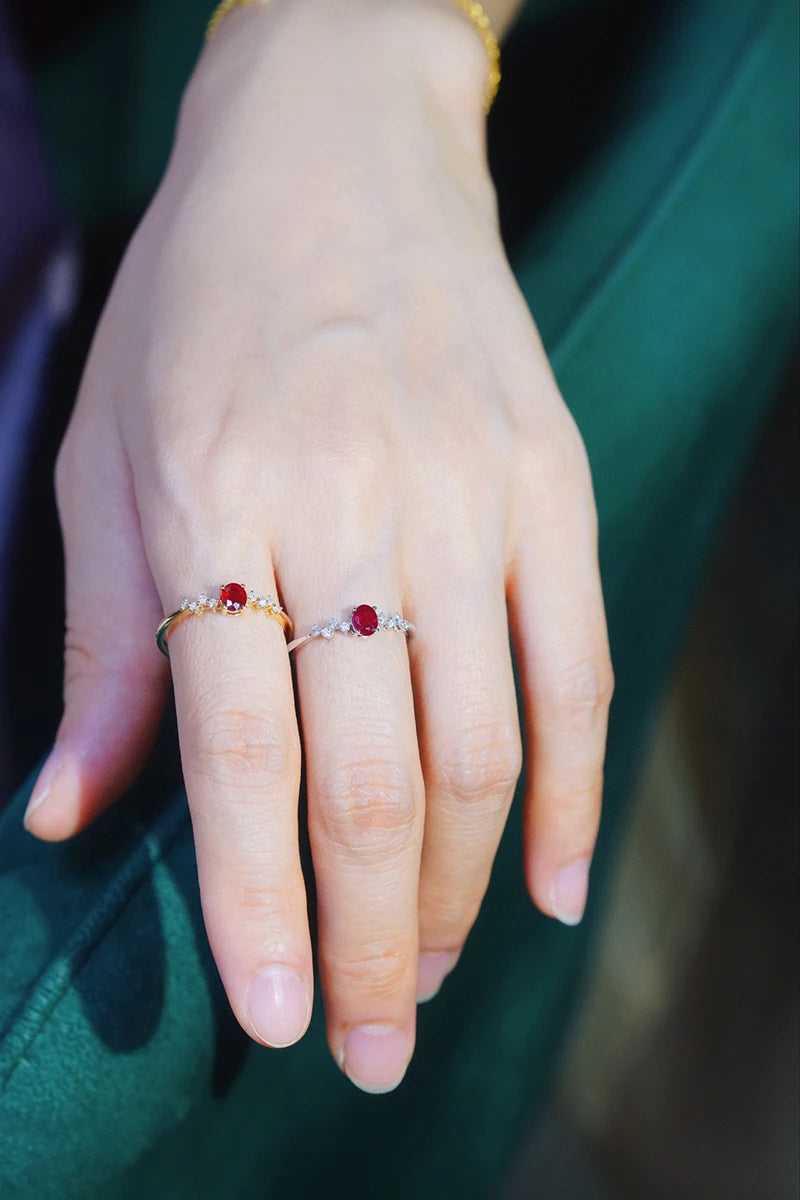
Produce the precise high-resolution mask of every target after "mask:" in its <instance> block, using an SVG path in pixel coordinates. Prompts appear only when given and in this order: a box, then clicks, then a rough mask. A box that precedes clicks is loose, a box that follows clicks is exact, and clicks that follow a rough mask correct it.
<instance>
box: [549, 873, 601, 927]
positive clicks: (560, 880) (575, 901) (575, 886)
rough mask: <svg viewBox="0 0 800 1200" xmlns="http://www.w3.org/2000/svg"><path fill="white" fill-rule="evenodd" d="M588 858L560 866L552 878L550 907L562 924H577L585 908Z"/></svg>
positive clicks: (587, 888)
mask: <svg viewBox="0 0 800 1200" xmlns="http://www.w3.org/2000/svg"><path fill="white" fill-rule="evenodd" d="M591 861H592V860H591V859H590V858H577V859H576V860H575V862H571V863H570V864H569V865H568V866H566V867H562V868H561V870H560V871H559V872H558V873H557V874H556V877H555V879H554V880H553V887H552V890H551V892H550V907H551V909H552V912H553V916H554V917H557V918H558V920H559V921H561V922H563V924H564V925H577V924H578V923H579V922H580V920H581V917H582V916H583V913H584V910H585V908H586V896H587V893H588V891H589V864H590V862H591Z"/></svg>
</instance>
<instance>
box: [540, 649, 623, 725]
mask: <svg viewBox="0 0 800 1200" xmlns="http://www.w3.org/2000/svg"><path fill="white" fill-rule="evenodd" d="M613 692H614V675H613V672H612V669H611V664H610V663H609V662H608V661H607V660H605V659H600V658H587V659H584V660H583V661H582V662H578V663H571V664H570V665H569V666H568V667H567V668H565V669H564V670H563V671H562V672H561V674H560V675H559V676H558V677H557V678H556V679H555V680H554V682H553V684H552V686H551V687H550V689H549V691H548V692H547V694H546V695H545V697H544V708H545V713H546V717H545V719H546V721H547V723H548V724H550V725H552V726H554V727H555V728H556V729H557V730H560V731H563V732H578V733H579V732H581V731H583V730H587V729H593V728H595V726H597V725H598V724H599V723H600V722H601V721H603V720H605V717H606V714H607V712H608V707H609V705H610V703H611V697H612V695H613Z"/></svg>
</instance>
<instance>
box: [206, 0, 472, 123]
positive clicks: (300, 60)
mask: <svg viewBox="0 0 800 1200" xmlns="http://www.w3.org/2000/svg"><path fill="white" fill-rule="evenodd" d="M486 82H487V56H486V51H485V48H484V46H483V44H482V42H481V39H480V37H479V36H478V34H477V31H476V30H475V28H474V27H473V26H472V23H471V22H470V20H469V19H468V17H466V16H465V14H464V13H463V12H461V11H460V10H459V8H458V7H457V6H456V5H455V4H454V3H453V0H381V3H379V4H376V3H375V0H268V2H265V3H254V4H249V5H246V6H244V7H241V8H237V9H235V10H233V11H232V12H231V13H230V14H229V15H228V16H227V17H226V19H225V20H224V21H223V23H222V25H221V26H220V28H219V30H218V31H217V32H216V33H215V35H214V37H213V38H212V39H211V41H210V42H209V44H208V46H207V47H206V49H205V51H204V53H203V54H202V56H201V58H200V61H199V62H198V65H197V67H196V69H195V72H194V75H193V77H192V80H191V81H190V85H189V88H188V89H187V93H186V97H185V101H184V110H188V111H189V112H191V113H196V112H202V111H203V110H207V109H209V108H213V107H214V106H216V105H218V104H220V103H224V102H225V101H226V98H228V97H230V96H232V95H233V96H235V95H243V94H245V93H250V94H251V95H252V96H253V97H254V98H258V99H259V101H260V102H262V103H265V104H270V105H273V106H274V105H277V106H279V107H282V106H284V105H285V104H286V103H287V102H289V101H290V99H291V98H292V97H303V96H308V95H309V94H312V93H316V94H320V93H324V94H326V95H327V98H328V100H329V102H331V103H336V102H338V100H340V99H346V98H350V99H352V100H354V101H356V102H358V103H360V104H361V105H364V106H368V105H374V104H377V105H379V106H380V104H381V103H382V102H383V101H389V102H390V103H391V104H394V103H395V102H396V101H402V100H403V99H405V98H408V99H412V98H414V99H415V100H416V101H417V103H418V104H420V105H421V106H423V107H424V108H425V110H426V113H427V115H428V117H435V118H437V119H438V118H441V119H443V120H445V121H448V122H453V123H456V124H458V125H460V126H461V127H462V128H463V129H464V130H465V131H466V130H468V129H469V128H470V127H471V128H472V129H473V130H474V131H475V132H476V133H477V134H478V136H479V138H480V139H481V140H482V134H483V115H484V103H485V97H486Z"/></svg>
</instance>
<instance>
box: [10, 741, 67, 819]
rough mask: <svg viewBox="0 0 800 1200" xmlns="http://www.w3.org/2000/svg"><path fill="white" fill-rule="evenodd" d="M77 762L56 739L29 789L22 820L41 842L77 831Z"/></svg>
mask: <svg viewBox="0 0 800 1200" xmlns="http://www.w3.org/2000/svg"><path fill="white" fill-rule="evenodd" d="M78 790H79V778H78V767H77V763H76V761H75V760H74V758H72V757H71V756H70V754H69V751H68V750H67V748H66V747H65V746H64V745H63V744H61V743H59V742H56V744H55V746H54V747H53V749H52V750H51V751H50V754H49V755H48V757H47V761H46V762H45V764H44V766H43V767H42V770H41V771H40V772H39V778H38V779H37V780H36V783H35V785H34V788H33V791H32V792H31V796H30V799H29V801H28V805H27V808H26V809H25V814H24V816H23V818H22V823H23V825H24V827H25V829H26V830H27V831H28V833H30V834H32V835H33V836H34V837H36V838H39V839H40V841H44V842H60V841H63V840H64V839H65V838H69V837H71V836H72V835H73V834H74V833H76V832H77V828H76V813H75V807H76V796H77V794H78Z"/></svg>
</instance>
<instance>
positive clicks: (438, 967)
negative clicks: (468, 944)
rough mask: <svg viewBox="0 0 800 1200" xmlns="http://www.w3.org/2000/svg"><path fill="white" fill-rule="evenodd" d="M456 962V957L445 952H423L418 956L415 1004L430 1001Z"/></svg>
mask: <svg viewBox="0 0 800 1200" xmlns="http://www.w3.org/2000/svg"><path fill="white" fill-rule="evenodd" d="M457 962H458V955H457V954H451V953H449V952H447V951H436V952H431V951H429V950H424V951H423V952H422V954H420V956H419V965H418V966H417V1004H424V1003H425V1001H426V1000H432V999H433V997H434V996H435V995H436V993H437V992H438V991H439V988H440V987H441V986H442V984H443V983H444V980H445V976H446V975H449V974H450V972H451V971H452V969H453V967H454V966H455V965H456V963H457Z"/></svg>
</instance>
